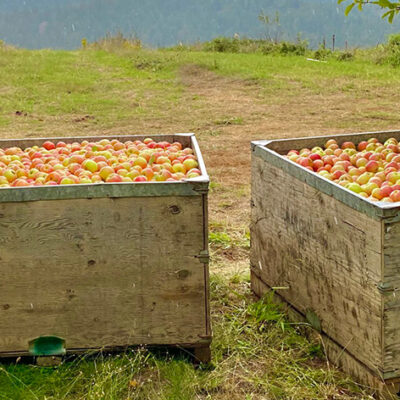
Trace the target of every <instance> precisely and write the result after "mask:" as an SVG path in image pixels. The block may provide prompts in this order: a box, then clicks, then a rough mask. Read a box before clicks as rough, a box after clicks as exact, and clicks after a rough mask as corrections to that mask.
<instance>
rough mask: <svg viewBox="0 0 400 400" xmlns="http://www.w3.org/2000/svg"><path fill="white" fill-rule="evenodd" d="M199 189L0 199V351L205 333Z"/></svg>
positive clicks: (164, 340)
mask: <svg viewBox="0 0 400 400" xmlns="http://www.w3.org/2000/svg"><path fill="white" fill-rule="evenodd" d="M203 197H204V196H200V195H199V196H189V197H184V196H177V197H163V198H158V197H149V198H116V199H109V198H105V199H93V200H90V199H76V200H55V201H53V200H51V201H38V202H22V203H0V352H1V353H4V354H6V353H15V352H19V351H21V352H25V351H27V349H28V342H29V341H30V340H31V339H34V338H36V337H38V336H42V335H55V336H59V337H62V338H64V339H65V340H66V346H67V349H82V348H100V347H113V346H127V345H135V344H186V345H191V344H197V343H207V342H209V341H210V337H209V335H210V332H209V315H208V312H209V310H208V295H207V293H208V292H207V291H208V287H207V284H208V281H207V280H206V278H207V279H208V266H207V264H204V263H203V262H201V261H200V259H199V258H198V256H199V254H201V253H202V252H204V251H206V250H207V247H205V243H204V236H205V235H206V233H205V229H206V226H205V215H204V201H203Z"/></svg>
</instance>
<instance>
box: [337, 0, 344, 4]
mask: <svg viewBox="0 0 400 400" xmlns="http://www.w3.org/2000/svg"><path fill="white" fill-rule="evenodd" d="M344 1H346V0H338V4H342V3H343V2H344Z"/></svg>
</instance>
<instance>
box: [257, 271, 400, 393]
mask: <svg viewBox="0 0 400 400" xmlns="http://www.w3.org/2000/svg"><path fill="white" fill-rule="evenodd" d="M251 287H252V289H253V291H254V293H255V294H256V295H257V296H258V297H262V296H264V295H265V294H266V293H268V292H270V291H271V288H270V287H268V286H267V285H266V284H265V283H264V282H263V281H262V280H261V279H260V278H259V277H258V276H257V275H256V274H254V273H253V272H252V273H251ZM274 301H276V302H278V303H281V304H284V305H285V312H286V313H287V315H288V317H289V319H290V320H291V321H294V322H304V321H306V317H305V316H304V314H302V313H300V312H299V311H298V310H296V309H295V308H294V307H292V306H290V305H289V304H288V303H287V302H286V301H285V299H284V298H283V297H282V296H280V295H279V294H278V293H277V292H276V291H274ZM318 337H319V339H320V340H321V342H322V345H323V349H324V351H325V354H326V357H327V358H328V360H329V361H330V362H331V363H333V364H334V365H335V366H336V367H338V368H340V369H341V370H342V371H344V372H345V373H347V374H349V375H350V376H352V377H353V379H355V380H356V381H357V382H358V383H360V384H362V385H364V386H367V387H369V388H371V392H373V393H372V394H375V395H377V396H379V398H382V399H388V400H394V399H398V396H397V393H398V392H399V391H400V381H399V379H394V380H387V381H385V380H383V377H382V376H380V375H379V374H380V371H371V370H370V369H369V368H368V367H367V366H365V365H364V364H362V363H361V362H360V361H358V360H357V359H356V358H355V357H353V356H352V355H351V354H350V353H349V352H348V351H347V350H346V348H343V347H342V346H340V345H338V344H337V343H336V342H335V341H333V340H332V339H331V338H330V337H329V336H327V335H326V334H324V333H323V332H322V333H319V334H318Z"/></svg>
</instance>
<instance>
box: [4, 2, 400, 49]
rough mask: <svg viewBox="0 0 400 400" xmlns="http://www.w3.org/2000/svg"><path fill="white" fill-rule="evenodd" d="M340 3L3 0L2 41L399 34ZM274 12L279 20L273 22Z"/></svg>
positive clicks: (75, 43) (72, 43)
mask: <svg viewBox="0 0 400 400" xmlns="http://www.w3.org/2000/svg"><path fill="white" fill-rule="evenodd" d="M339 1H340V3H342V2H343V4H338V0H323V1H321V0H302V1H301V2H300V1H299V0H201V1H199V0H168V1H165V0H146V1H142V0H1V1H0V39H2V40H4V41H5V42H7V43H9V44H14V45H17V46H21V47H28V48H43V47H51V48H66V49H72V48H78V47H80V46H81V41H82V38H86V39H87V40H88V42H92V41H95V40H97V39H98V38H100V37H104V36H105V34H106V33H107V32H110V33H116V32H122V33H123V34H124V35H127V36H129V35H137V36H138V37H139V38H140V39H141V40H142V42H143V43H144V44H145V45H149V46H153V47H157V46H171V45H174V44H177V43H179V42H182V43H183V44H187V43H193V42H196V41H209V40H211V39H212V38H215V37H218V36H226V37H234V36H235V35H237V36H239V37H241V38H242V37H251V38H265V37H268V36H270V37H271V38H272V39H274V38H276V37H279V39H280V40H286V41H290V40H292V41H295V40H296V38H297V36H298V34H300V35H301V37H302V38H303V39H307V40H308V42H309V43H310V46H311V47H313V48H318V46H319V44H320V43H322V42H323V40H324V38H325V40H326V41H327V42H328V41H330V40H331V38H332V35H333V34H335V37H336V45H337V46H338V47H344V46H345V43H346V42H347V43H348V44H349V46H352V47H355V46H371V45H375V44H377V43H380V42H385V41H386V35H388V34H390V33H393V32H396V31H400V25H399V21H398V20H397V19H394V21H393V24H387V23H386V22H385V21H383V20H381V19H380V18H379V16H380V14H381V10H380V9H379V7H365V9H364V12H362V13H352V14H351V16H350V17H347V18H346V17H345V14H344V11H345V9H346V7H347V10H348V11H349V6H350V3H352V4H353V7H355V6H359V7H361V8H362V6H365V3H368V2H369V1H361V0H339ZM346 2H347V4H346ZM370 2H371V3H380V2H385V3H388V4H386V6H387V7H389V8H387V10H386V11H394V12H395V13H396V12H397V11H398V9H391V8H390V7H391V6H392V5H391V4H396V3H393V2H389V1H388V0H376V1H370ZM389 3H390V4H389ZM378 5H382V4H378ZM277 13H278V14H277ZM277 15H279V20H276V19H274V18H276V16H277ZM260 16H262V18H264V22H265V21H268V24H267V25H268V26H266V24H265V23H263V21H262V20H260V19H259V17H260ZM387 17H388V18H391V17H390V15H387ZM399 20H400V19H399Z"/></svg>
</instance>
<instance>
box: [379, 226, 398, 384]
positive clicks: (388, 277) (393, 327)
mask: <svg viewBox="0 0 400 400" xmlns="http://www.w3.org/2000/svg"><path fill="white" fill-rule="evenodd" d="M383 243H384V259H385V267H384V276H383V285H382V289H383V297H384V316H383V318H384V330H383V335H384V371H385V374H386V376H388V377H391V376H400V292H399V290H400V222H395V223H386V224H385V226H384V242H383Z"/></svg>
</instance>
